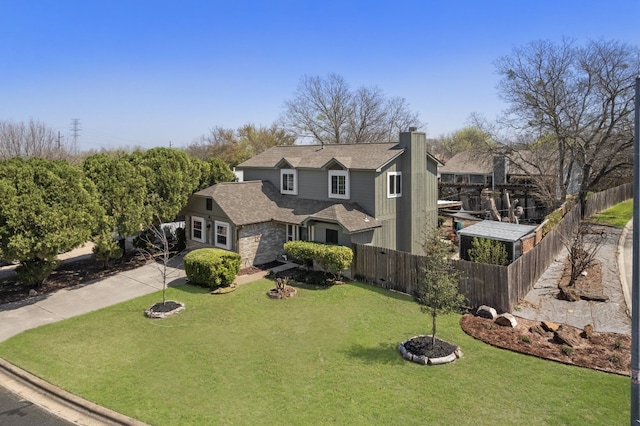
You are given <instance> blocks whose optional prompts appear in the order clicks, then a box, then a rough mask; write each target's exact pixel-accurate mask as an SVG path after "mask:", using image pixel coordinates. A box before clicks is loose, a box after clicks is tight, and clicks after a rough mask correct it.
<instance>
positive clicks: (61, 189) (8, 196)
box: [0, 158, 105, 285]
mask: <svg viewBox="0 0 640 426" xmlns="http://www.w3.org/2000/svg"><path fill="white" fill-rule="evenodd" d="M104 215H105V212H104V209H103V208H102V206H101V205H100V203H99V201H98V193H97V191H96V188H95V186H94V185H93V183H92V182H91V180H89V179H87V178H86V177H85V176H84V175H83V173H82V170H80V168H78V167H75V166H73V165H71V164H69V163H67V162H65V161H47V160H43V159H37V158H33V159H29V160H23V159H19V158H13V159H10V160H5V161H0V257H1V258H3V259H7V260H18V261H20V262H21V264H22V265H21V266H22V267H23V269H22V272H25V269H26V273H24V274H23V277H28V278H27V281H28V283H29V284H33V285H39V284H41V283H42V282H43V281H44V279H46V277H47V276H48V275H49V273H50V272H51V269H52V268H51V267H52V266H54V265H55V264H54V262H55V260H56V256H57V255H58V253H62V252H65V251H69V250H71V249H73V248H75V247H78V246H80V245H81V244H83V243H85V242H87V241H88V240H89V239H90V238H91V236H92V235H93V234H94V232H95V231H96V229H97V228H98V224H99V221H100V220H102V219H103V218H104ZM34 271H36V272H34ZM37 271H40V272H37Z"/></svg>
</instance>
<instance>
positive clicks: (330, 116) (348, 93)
mask: <svg viewBox="0 0 640 426" xmlns="http://www.w3.org/2000/svg"><path fill="white" fill-rule="evenodd" d="M284 107H285V112H284V113H283V115H282V117H281V121H282V123H283V124H284V126H285V127H286V128H287V129H288V130H289V131H290V132H291V133H293V134H295V135H296V136H297V137H298V138H306V137H311V138H313V139H314V140H315V141H317V142H320V143H326V144H330V143H370V142H389V141H393V140H397V138H398V135H399V133H400V131H405V130H407V129H408V128H409V127H412V126H415V127H419V126H420V125H421V123H420V121H419V120H418V114H417V113H414V112H411V111H410V110H409V107H408V104H407V102H406V100H405V99H404V98H399V97H395V98H387V97H386V96H385V95H384V94H383V92H382V91H381V90H380V89H378V88H377V87H361V88H359V89H357V90H355V91H353V90H352V89H351V88H350V86H349V84H348V83H347V82H346V81H345V80H344V78H343V77H342V76H340V75H338V74H329V75H327V76H326V77H319V76H314V77H309V76H304V77H303V78H302V79H301V81H300V84H299V85H298V88H297V89H296V91H295V92H294V98H293V99H291V100H289V101H286V102H285V104H284Z"/></svg>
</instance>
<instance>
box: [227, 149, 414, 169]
mask: <svg viewBox="0 0 640 426" xmlns="http://www.w3.org/2000/svg"><path fill="white" fill-rule="evenodd" d="M403 152H404V150H403V149H402V148H400V147H399V146H398V144H397V143H366V144H328V145H291V146H275V147H273V148H269V149H268V150H266V151H263V152H261V153H260V154H258V155H256V156H254V157H252V158H250V159H248V160H247V161H245V162H243V163H241V164H239V165H238V166H237V167H238V168H240V169H242V168H251V167H260V168H262V167H267V168H274V167H277V166H278V165H280V164H282V162H283V161H286V162H287V163H289V165H291V167H294V168H310V169H320V168H323V167H326V166H327V165H330V164H332V162H334V161H337V162H339V163H340V164H342V165H343V166H344V167H346V168H348V169H351V170H358V169H359V170H377V169H379V168H381V167H382V166H384V165H385V164H387V163H388V162H390V161H391V160H393V159H394V158H396V157H397V156H399V155H400V154H402V153H403Z"/></svg>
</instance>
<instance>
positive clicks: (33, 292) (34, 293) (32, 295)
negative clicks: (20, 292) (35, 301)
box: [29, 289, 38, 297]
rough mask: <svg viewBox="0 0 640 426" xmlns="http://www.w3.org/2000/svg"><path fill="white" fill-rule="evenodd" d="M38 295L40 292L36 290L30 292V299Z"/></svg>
mask: <svg viewBox="0 0 640 426" xmlns="http://www.w3.org/2000/svg"><path fill="white" fill-rule="evenodd" d="M37 295H38V292H37V291H35V290H34V289H31V290H29V297H35V296H37Z"/></svg>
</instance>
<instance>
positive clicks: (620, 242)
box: [512, 227, 631, 335]
mask: <svg viewBox="0 0 640 426" xmlns="http://www.w3.org/2000/svg"><path fill="white" fill-rule="evenodd" d="M605 229H606V232H607V233H606V241H605V243H604V244H603V245H602V247H601V248H600V250H599V251H598V253H597V255H596V259H597V260H599V261H600V262H601V264H602V283H603V286H604V294H605V295H606V296H607V297H608V298H609V300H608V301H606V302H594V301H587V300H579V301H577V302H568V301H565V300H559V299H558V298H557V297H556V294H557V293H558V281H559V280H560V277H561V276H562V272H563V269H564V259H566V257H567V254H568V253H567V250H566V249H563V250H562V251H561V252H560V254H559V255H558V256H557V257H556V259H555V260H554V261H553V263H552V264H551V266H550V267H549V268H548V269H547V270H546V271H545V273H544V274H542V276H541V277H540V279H538V281H537V282H536V284H535V285H534V286H533V289H532V290H531V291H529V293H527V295H526V296H525V298H524V301H525V302H526V303H524V304H523V305H524V306H521V307H519V309H518V310H516V311H515V312H512V314H513V315H514V316H516V317H521V318H525V319H529V320H534V321H552V322H555V323H558V324H567V325H570V326H573V327H576V328H584V326H585V325H587V324H591V325H593V327H594V330H595V331H598V332H603V333H619V334H627V335H630V334H631V317H630V312H631V309H630V306H629V305H630V303H631V302H630V298H629V299H628V301H627V299H626V297H625V294H626V291H625V290H627V288H626V287H627V282H626V280H625V279H623V278H622V277H624V276H626V274H627V272H628V271H627V270H626V269H627V268H628V266H626V265H620V264H619V256H622V257H624V258H628V259H631V255H630V254H629V253H626V252H625V242H626V239H627V238H629V236H628V235H629V234H625V233H624V232H623V231H622V230H620V229H616V228H611V227H605ZM621 268H624V269H621ZM623 286H624V287H623ZM628 306H629V308H628Z"/></svg>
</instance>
